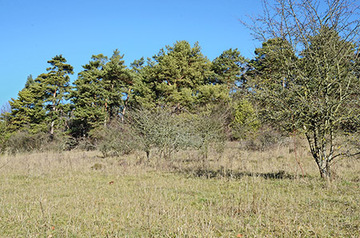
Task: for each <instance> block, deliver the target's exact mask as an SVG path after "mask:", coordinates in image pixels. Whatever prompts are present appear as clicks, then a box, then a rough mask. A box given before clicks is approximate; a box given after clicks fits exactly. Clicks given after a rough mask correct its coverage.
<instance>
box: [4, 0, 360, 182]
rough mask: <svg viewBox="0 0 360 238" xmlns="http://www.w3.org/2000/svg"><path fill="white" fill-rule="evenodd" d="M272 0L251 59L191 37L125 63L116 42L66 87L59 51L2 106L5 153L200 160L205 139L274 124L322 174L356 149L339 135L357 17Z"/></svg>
mask: <svg viewBox="0 0 360 238" xmlns="http://www.w3.org/2000/svg"><path fill="white" fill-rule="evenodd" d="M276 2H277V3H278V6H280V7H276V6H275V7H274V8H273V10H272V11H270V10H268V9H266V10H267V12H266V14H267V16H270V15H271V14H274V18H273V21H271V22H269V21H267V19H266V17H265V18H263V22H262V24H264V25H265V26H262V27H260V28H254V29H262V30H261V31H258V32H256V30H255V33H258V36H259V38H262V40H263V43H262V47H260V48H258V49H256V50H255V56H254V58H253V59H245V58H244V57H243V56H241V54H240V52H239V51H238V50H237V49H228V50H225V51H224V52H223V53H222V54H221V55H220V56H219V57H217V58H215V59H214V60H213V61H210V60H209V59H208V58H207V57H206V56H204V55H203V54H202V52H201V48H200V46H199V44H198V43H195V44H194V45H193V46H191V45H190V44H189V43H188V42H187V41H178V42H176V43H175V44H174V45H172V46H166V47H165V48H163V49H161V50H160V51H159V53H157V54H156V55H154V56H153V57H152V58H148V59H147V60H145V59H144V58H141V59H139V60H135V61H134V62H133V63H131V64H130V67H127V66H126V64H125V62H124V60H123V55H121V54H120V52H119V51H118V50H115V51H114V53H113V55H112V56H111V57H110V58H108V57H107V56H104V55H102V54H98V55H93V56H92V58H91V60H90V61H89V63H88V64H85V65H84V66H83V70H82V71H81V72H80V73H79V74H78V78H77V79H76V80H75V81H74V82H73V86H71V85H70V77H69V75H71V74H73V67H72V66H71V65H69V64H67V61H66V59H65V58H64V57H63V56H62V55H58V56H55V57H54V58H52V59H51V60H49V61H48V63H49V64H50V67H49V68H47V69H46V70H47V73H43V74H41V75H39V76H38V77H37V78H35V79H33V78H32V77H31V76H29V77H28V79H27V81H26V84H25V87H24V89H22V90H21V91H20V92H19V94H18V97H17V99H11V101H10V102H9V103H10V107H11V109H10V110H8V111H4V112H2V114H1V120H0V142H1V147H0V150H1V151H2V152H4V151H6V146H8V147H9V150H8V151H12V152H16V151H21V150H24V151H26V150H33V149H41V148H42V146H41V145H42V143H46V144H51V143H52V142H53V141H58V142H59V141H61V142H62V143H65V144H66V145H65V146H62V147H61V148H67V149H71V148H73V147H74V146H79V145H80V144H81V142H82V141H84V140H85V141H87V142H88V143H89V145H91V146H89V147H87V148H96V147H98V148H99V149H100V150H101V151H102V152H103V154H104V156H107V155H109V154H114V153H115V154H119V153H130V152H131V151H132V150H134V149H142V150H143V151H145V152H146V154H147V157H148V158H149V157H150V151H151V149H153V148H156V149H158V150H159V152H160V154H162V155H164V157H166V158H170V156H171V154H172V153H173V152H174V151H177V150H179V149H186V148H195V149H199V150H203V151H204V158H206V153H207V152H206V151H207V148H208V147H209V146H210V144H211V143H218V142H221V141H224V140H225V139H226V137H227V139H232V140H242V139H246V138H249V137H250V136H253V135H254V134H255V133H254V132H256V131H257V130H258V129H259V128H261V127H263V128H264V127H265V126H269V125H270V126H271V127H272V128H277V129H278V130H281V131H283V132H287V133H302V134H304V135H305V137H306V138H307V141H308V143H309V146H310V152H311V154H312V156H313V158H314V160H315V161H316V164H317V166H318V168H319V171H320V174H321V176H322V177H324V178H329V177H330V176H331V170H330V165H331V163H332V162H333V160H334V159H335V158H338V157H343V156H349V155H357V154H359V153H358V151H357V149H358V147H357V146H356V145H357V143H356V140H355V143H353V142H354V141H352V145H355V146H351V147H350V146H348V144H347V145H343V144H339V140H338V138H340V137H341V138H346V139H345V140H343V141H348V138H350V137H351V138H354V135H355V134H356V133H357V132H358V131H359V120H360V118H359V115H360V103H359V96H360V95H359V92H360V91H359V90H360V80H359V77H360V74H359V44H358V35H359V34H358V33H359V28H360V27H359V26H360V24H359V21H358V20H356V19H355V20H354V21H348V19H350V18H351V14H352V10H351V9H350V6H351V5H350V4H349V3H348V2H347V1H342V2H338V1H329V2H328V8H327V10H326V11H325V12H324V13H322V12H320V11H318V9H317V5H316V3H318V2H319V1H305V0H304V1H296V2H287V1H284V0H276ZM265 3H267V1H265ZM333 3H334V4H333ZM335 3H336V4H335ZM314 16H317V17H314ZM260 20H261V18H260ZM300 23H301V24H300ZM284 26H285V27H284ZM355 138H356V137H355ZM64 141H65V142H64ZM18 145H23V146H18Z"/></svg>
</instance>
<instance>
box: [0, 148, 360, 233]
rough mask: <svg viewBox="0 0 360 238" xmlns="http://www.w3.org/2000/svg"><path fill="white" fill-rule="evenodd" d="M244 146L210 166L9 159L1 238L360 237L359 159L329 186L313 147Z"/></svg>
mask: <svg viewBox="0 0 360 238" xmlns="http://www.w3.org/2000/svg"><path fill="white" fill-rule="evenodd" d="M239 148H240V147H239V146H238V145H237V144H236V143H231V144H228V145H227V147H226V149H225V151H221V152H218V153H216V152H215V151H213V152H211V153H210V155H209V157H208V159H207V161H206V162H203V161H201V160H199V159H198V158H200V157H201V155H200V154H198V153H196V152H194V151H183V152H179V153H176V154H174V155H173V156H172V158H171V159H170V160H164V159H161V158H158V157H156V152H154V153H153V156H152V158H151V160H150V162H144V161H146V160H145V159H144V158H145V154H143V153H142V152H136V153H134V154H131V155H125V156H121V157H112V158H102V157H101V153H99V152H96V151H92V152H83V151H71V152H61V153H55V152H43V153H31V154H22V155H16V156H7V155H3V156H1V157H0V207H1V209H0V237H359V236H360V232H359V231H360V206H359V204H360V173H359V172H360V161H359V160H352V159H346V160H342V161H339V162H338V163H337V164H335V165H334V166H333V168H334V171H335V172H336V177H335V178H334V181H333V182H332V183H330V184H329V183H327V182H325V181H323V180H321V179H320V178H319V175H318V172H317V170H316V165H315V162H314V161H313V160H312V159H311V157H309V154H308V153H307V152H306V148H302V147H299V148H298V150H297V151H296V153H294V151H293V150H291V149H290V150H289V148H288V147H286V146H281V145H279V146H278V147H273V148H271V150H267V151H263V152H254V151H245V150H241V149H239ZM295 157H296V158H295ZM296 159H298V160H299V161H300V163H301V166H302V167H303V170H304V175H305V176H304V177H302V172H301V169H300V167H299V166H298V164H297V162H296Z"/></svg>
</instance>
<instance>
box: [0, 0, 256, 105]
mask: <svg viewBox="0 0 360 238" xmlns="http://www.w3.org/2000/svg"><path fill="white" fill-rule="evenodd" d="M260 9H261V0H221V1H215V0H214V1H213V0H182V1H181V0H178V1H165V0H161V1H157V0H153V1H143V0H137V1H122V0H118V1H116V0H101V1H93V0H62V1H52V0H32V1H29V0H0V31H1V37H0V82H1V84H0V107H1V105H4V104H5V102H6V101H8V100H10V99H11V98H16V97H17V93H18V92H19V91H20V90H21V89H22V88H23V87H24V85H25V82H26V78H27V76H28V75H30V74H32V75H33V77H34V78H35V77H36V76H38V75H39V74H41V73H45V72H46V68H47V67H48V64H47V61H48V60H50V59H51V58H52V57H54V56H55V55H59V54H62V55H63V56H64V57H65V58H66V59H67V61H68V63H69V64H71V65H72V66H73V67H74V71H75V74H74V75H73V76H72V77H71V79H72V81H73V80H74V79H76V77H77V73H79V72H80V71H81V70H82V67H81V66H82V65H84V64H86V63H88V62H89V60H90V58H91V56H92V55H94V54H100V53H102V54H104V55H107V56H111V55H112V52H113V50H115V49H119V50H120V52H121V53H122V54H125V57H124V59H125V63H126V65H130V63H131V62H132V61H133V60H135V59H139V58H141V57H142V56H144V57H145V58H146V57H151V56H153V55H154V54H156V53H158V51H159V50H160V49H161V48H163V47H164V46H165V45H173V44H174V43H175V42H176V41H179V40H187V41H189V42H190V43H191V44H193V43H195V42H196V41H198V42H199V44H200V46H201V48H202V52H203V54H204V55H205V56H207V57H208V58H209V59H210V60H213V59H214V58H215V57H217V56H219V55H220V54H221V53H222V52H223V51H224V50H227V49H229V48H238V49H239V50H240V52H241V53H242V55H244V56H246V57H252V56H253V51H254V49H255V47H256V46H258V45H259V42H256V41H253V40H252V37H251V35H250V32H249V30H247V29H246V28H245V27H244V26H242V25H241V23H240V22H239V19H246V16H247V15H254V14H257V11H259V10H260Z"/></svg>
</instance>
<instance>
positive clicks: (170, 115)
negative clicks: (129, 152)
mask: <svg viewBox="0 0 360 238" xmlns="http://www.w3.org/2000/svg"><path fill="white" fill-rule="evenodd" d="M212 112H213V111H204V112H200V113H198V114H190V113H185V112H183V113H180V114H177V113H174V112H172V111H171V109H167V108H157V109H156V110H155V111H150V110H147V109H139V110H136V111H132V112H130V113H129V115H128V118H127V119H128V121H129V124H130V126H131V128H132V129H133V131H134V132H135V133H136V134H137V135H138V138H139V142H140V143H141V146H139V147H141V148H143V150H144V151H145V152H146V153H147V156H148V158H149V155H150V150H151V149H152V148H156V149H157V150H159V152H160V156H161V157H164V158H166V159H170V158H171V155H172V154H173V153H174V152H177V151H179V150H182V149H187V148H195V149H198V150H202V151H203V152H204V155H205V157H207V151H208V148H209V145H210V144H211V143H217V142H224V141H225V133H224V120H223V119H221V118H220V117H221V116H219V114H216V113H212ZM222 144H223V143H222Z"/></svg>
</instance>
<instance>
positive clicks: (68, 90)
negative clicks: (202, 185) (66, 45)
mask: <svg viewBox="0 0 360 238" xmlns="http://www.w3.org/2000/svg"><path fill="white" fill-rule="evenodd" d="M248 62H249V61H248V60H246V59H245V58H244V57H242V56H241V54H240V52H239V51H238V50H237V49H229V50H226V51H224V52H223V53H222V54H221V55H220V56H219V57H217V58H216V59H214V60H213V61H212V62H211V61H210V60H209V59H208V58H207V57H205V56H204V55H203V54H202V53H201V49H200V46H199V45H198V43H195V44H194V45H193V46H191V45H190V44H189V43H188V42H186V41H179V42H176V43H175V44H174V45H173V46H166V48H165V49H161V50H160V51H159V53H158V54H156V55H155V56H153V57H152V58H148V59H147V60H145V59H144V58H141V59H139V60H135V61H134V62H133V63H131V64H130V67H127V66H126V65H125V62H124V60H123V55H122V54H121V53H120V52H119V51H118V50H115V51H114V52H113V55H112V56H111V57H107V56H104V55H102V54H99V55H93V56H92V58H91V60H90V61H89V63H88V64H86V65H84V66H83V70H82V71H81V72H80V73H79V74H78V78H77V79H76V80H75V81H74V82H73V84H72V85H71V83H70V77H69V76H70V75H72V74H73V67H72V66H71V65H70V64H67V60H66V59H65V58H64V57H63V56H62V55H57V56H55V57H54V58H52V59H51V60H49V61H48V63H49V65H50V66H49V67H48V68H47V69H46V71H47V72H46V73H43V74H41V75H39V76H38V77H36V78H35V79H34V78H32V76H29V77H28V79H27V81H26V84H25V87H24V89H22V90H21V91H20V92H19V93H18V97H17V98H16V99H12V100H11V101H10V102H9V104H10V107H11V110H10V111H8V112H3V113H2V115H1V140H2V148H1V149H2V151H5V150H6V147H7V148H8V149H9V150H10V151H13V152H16V151H28V150H33V149H39V148H42V147H44V144H45V145H48V144H51V142H52V141H56V144H57V145H58V144H59V141H60V145H61V147H62V148H63V149H71V148H74V147H76V146H78V145H79V144H81V143H83V142H84V141H86V143H87V144H88V145H89V146H90V145H91V146H90V147H97V146H99V145H101V144H102V141H104V140H107V139H108V138H107V136H106V135H105V134H106V133H107V134H111V132H112V131H111V130H110V131H109V128H112V127H113V126H114V125H115V124H116V125H117V129H120V128H122V129H120V130H122V131H118V132H119V134H124V133H125V132H124V128H123V127H124V126H125V125H127V124H129V123H132V126H133V125H134V124H136V123H135V122H134V118H138V121H137V123H139V120H140V118H141V117H146V114H147V113H149V112H152V113H155V114H156V113H157V114H158V117H159V116H160V115H162V116H163V118H162V119H161V120H158V121H156V119H155V118H153V119H150V118H147V120H148V121H147V122H145V121H144V122H143V124H144V123H148V124H149V123H153V125H152V126H151V127H152V128H155V127H157V126H158V125H156V124H166V123H168V122H166V120H168V119H169V118H173V117H176V120H174V121H173V123H172V124H173V125H175V124H177V123H178V122H179V121H181V120H185V121H186V120H187V124H184V125H182V126H181V128H182V130H183V131H185V127H186V126H188V127H189V125H190V124H191V123H190V122H189V118H190V117H192V120H191V121H192V122H194V123H195V124H196V122H195V121H196V120H205V121H203V122H204V123H205V122H206V119H205V117H210V115H212V116H211V117H212V118H217V119H218V120H219V121H222V123H223V125H222V126H223V127H222V130H223V131H222V133H224V135H225V134H226V137H227V138H229V139H239V138H240V137H241V136H242V134H243V133H241V132H240V131H244V128H245V127H246V126H248V127H249V128H252V129H255V128H257V127H258V120H257V118H256V112H255V109H254V107H253V105H252V104H251V102H250V101H249V100H248V99H246V95H247V94H249V90H248V89H249V86H248V84H247V80H246V77H245V72H246V68H247V67H248V65H249V64H248ZM165 112H166V116H164V115H163V113H165ZM185 114H186V115H187V116H184V115H185ZM194 115H197V119H195V117H194ZM180 117H184V118H186V117H187V119H180ZM150 120H152V122H150ZM175 121H177V122H176V123H175ZM194 123H193V124H194ZM209 123H210V124H211V122H209ZM198 124H199V123H198ZM138 126H140V127H144V125H138ZM178 127H180V126H179V125H178ZM113 129H114V128H113ZM149 129H150V128H149ZM209 129H211V128H208V130H209ZM170 130H171V128H168V129H167V131H164V134H163V136H164V137H166V136H167V137H169V133H170ZM193 130H196V129H195V128H193ZM105 132H106V133H105ZM104 133H105V134H104ZM142 133H144V132H143V131H139V134H142ZM152 133H153V134H156V132H152ZM187 133H188V135H190V134H194V131H193V132H190V131H188V132H187ZM129 136H130V135H129ZM132 139H134V137H133V136H132V137H129V138H123V140H124V141H126V142H128V144H130V140H132ZM153 140H154V141H153V142H152V144H156V141H155V139H153ZM156 140H160V135H159V136H158V137H157V138H156ZM193 140H194V141H195V139H193ZM112 141H116V139H114V138H112V139H110V141H108V142H107V144H108V145H107V146H106V145H102V148H103V149H104V148H105V147H109V145H110V144H114V143H112ZM122 144H123V145H124V146H125V147H126V145H125V144H126V143H125V142H123V143H122ZM142 144H144V143H142ZM145 144H146V143H145ZM119 146H121V145H119ZM145 147H150V145H146V146H145ZM105 150H106V149H105ZM146 151H148V149H146Z"/></svg>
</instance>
